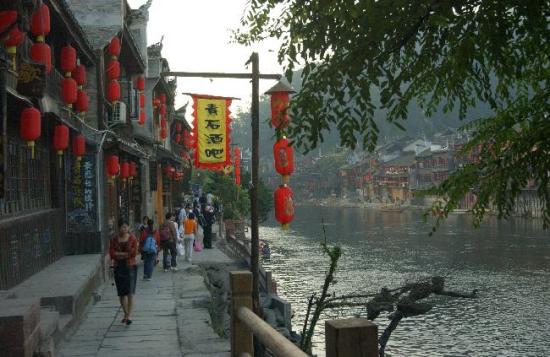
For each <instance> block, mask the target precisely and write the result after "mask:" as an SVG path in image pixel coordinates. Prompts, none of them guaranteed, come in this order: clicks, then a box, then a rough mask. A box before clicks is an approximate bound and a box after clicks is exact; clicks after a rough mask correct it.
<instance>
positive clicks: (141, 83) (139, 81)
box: [136, 76, 145, 91]
mask: <svg viewBox="0 0 550 357" xmlns="http://www.w3.org/2000/svg"><path fill="white" fill-rule="evenodd" d="M136 88H137V90H139V91H144V90H145V78H144V77H143V76H139V77H137V78H136Z"/></svg>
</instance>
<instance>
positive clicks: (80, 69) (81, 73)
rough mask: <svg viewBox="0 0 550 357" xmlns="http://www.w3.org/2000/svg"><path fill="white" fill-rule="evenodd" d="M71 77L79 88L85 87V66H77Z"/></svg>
mask: <svg viewBox="0 0 550 357" xmlns="http://www.w3.org/2000/svg"><path fill="white" fill-rule="evenodd" d="M72 77H73V78H74V80H75V81H76V84H78V85H79V86H84V85H86V66H84V65H82V64H79V65H78V66H76V68H75V70H74V71H73V75H72Z"/></svg>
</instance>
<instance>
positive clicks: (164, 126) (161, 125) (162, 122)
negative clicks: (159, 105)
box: [160, 118, 166, 128]
mask: <svg viewBox="0 0 550 357" xmlns="http://www.w3.org/2000/svg"><path fill="white" fill-rule="evenodd" d="M160 127H161V128H166V119H164V118H160Z"/></svg>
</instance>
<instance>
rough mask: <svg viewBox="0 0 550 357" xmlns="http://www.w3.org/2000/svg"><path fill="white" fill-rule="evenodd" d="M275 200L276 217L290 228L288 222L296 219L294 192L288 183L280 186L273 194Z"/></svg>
mask: <svg viewBox="0 0 550 357" xmlns="http://www.w3.org/2000/svg"><path fill="white" fill-rule="evenodd" d="M273 196H274V197H273V198H274V201H275V218H276V219H277V221H279V223H281V224H282V225H283V229H286V228H288V224H289V223H290V222H292V220H293V219H294V201H293V192H292V190H291V189H290V187H288V186H287V185H281V186H279V187H278V188H277V189H276V190H275V193H274V195H273Z"/></svg>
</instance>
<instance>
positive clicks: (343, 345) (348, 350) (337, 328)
mask: <svg viewBox="0 0 550 357" xmlns="http://www.w3.org/2000/svg"><path fill="white" fill-rule="evenodd" d="M325 346H326V357H378V326H377V325H375V324H374V323H372V322H371V321H369V320H367V319H358V318H353V319H344V320H330V321H326V322H325Z"/></svg>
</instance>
